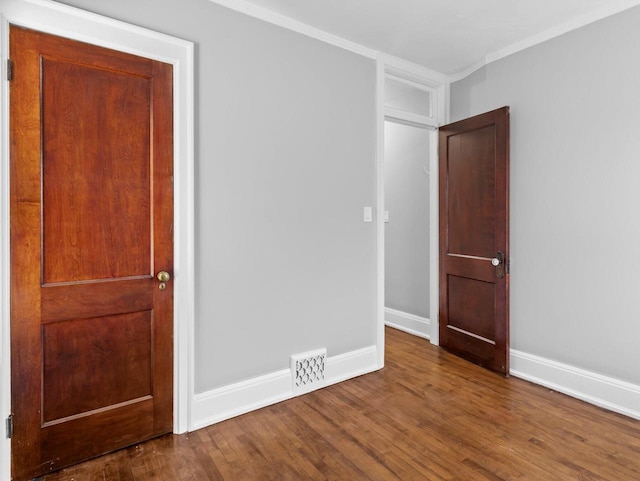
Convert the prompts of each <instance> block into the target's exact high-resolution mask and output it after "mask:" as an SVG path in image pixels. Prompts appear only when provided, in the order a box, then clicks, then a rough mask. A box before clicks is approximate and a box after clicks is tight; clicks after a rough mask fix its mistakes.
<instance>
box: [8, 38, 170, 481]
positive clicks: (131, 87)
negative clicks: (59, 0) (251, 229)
mask: <svg viewBox="0 0 640 481" xmlns="http://www.w3.org/2000/svg"><path fill="white" fill-rule="evenodd" d="M10 55H11V58H12V60H13V62H14V79H13V80H12V82H11V84H10V112H11V113H10V115H11V128H10V132H11V144H10V168H11V347H12V349H11V352H12V369H11V371H12V409H13V412H14V424H15V432H14V437H13V439H12V458H13V459H12V469H13V476H14V479H17V480H20V479H30V478H32V477H35V476H38V475H40V474H42V473H45V472H49V471H51V470H55V469H59V468H61V467H64V466H66V465H69V464H73V463H75V462H78V461H81V460H84V459H87V458H90V457H93V456H96V455H99V454H103V453H105V452H108V451H112V450H114V449H118V448H121V447H124V446H127V445H130V444H133V443H136V442H140V441H143V440H146V439H149V438H151V437H153V436H157V435H160V434H163V433H166V432H170V431H171V428H172V422H173V405H172V404H173V286H172V282H171V281H170V282H168V283H166V285H165V287H166V288H165V289H163V290H161V289H159V288H158V287H159V285H160V283H159V281H158V280H157V279H156V277H155V274H156V272H158V271H160V270H163V271H168V272H172V271H173V180H172V175H173V137H172V135H173V121H172V119H173V113H172V108H173V107H172V102H173V100H172V99H173V92H172V68H171V66H170V65H166V64H163V63H160V62H157V61H153V60H149V59H144V58H140V57H136V56H133V55H128V54H124V53H121V52H116V51H112V50H108V49H104V48H100V47H96V46H91V45H87V44H82V43H79V42H75V41H71V40H67V39H63V38H59V37H55V36H51V35H46V34H43V33H40V32H35V31H32V30H26V29H22V28H17V27H14V26H12V27H11V29H10Z"/></svg>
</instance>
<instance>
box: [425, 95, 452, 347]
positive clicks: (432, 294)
mask: <svg viewBox="0 0 640 481" xmlns="http://www.w3.org/2000/svg"><path fill="white" fill-rule="evenodd" d="M441 90H442V95H443V97H444V98H445V99H446V104H445V108H444V109H443V110H444V112H442V113H441V115H442V118H443V119H444V120H445V121H447V122H448V119H449V93H448V92H449V84H446V85H445V87H444V88H443V89H441ZM429 149H430V150H431V153H430V155H429V316H430V318H431V320H432V321H433V322H431V334H430V336H429V340H430V341H431V344H433V345H436V346H438V345H440V330H439V325H438V322H439V312H440V211H439V207H438V206H439V195H438V191H439V189H440V187H439V185H440V184H439V176H440V173H439V172H440V162H439V159H438V155H439V154H438V131H437V130H433V131H431V132H430V133H429Z"/></svg>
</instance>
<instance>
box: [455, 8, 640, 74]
mask: <svg viewBox="0 0 640 481" xmlns="http://www.w3.org/2000/svg"><path fill="white" fill-rule="evenodd" d="M637 5H640V0H621V1H619V2H611V3H610V4H609V5H607V6H606V7H603V8H600V9H598V10H595V11H593V12H590V13H588V14H585V15H582V16H580V17H578V18H575V19H573V20H571V21H569V22H566V23H563V24H562V25H558V26H557V27H554V28H550V29H549V30H545V31H544V32H541V33H539V34H536V35H532V36H531V37H528V38H526V39H524V40H521V41H519V42H516V43H513V44H511V45H509V46H508V47H505V48H502V49H500V50H496V51H495V52H491V53H489V54H487V56H486V57H484V58H481V59H479V60H478V61H476V62H474V63H473V64H472V65H470V66H469V67H467V68H465V69H464V70H461V71H460V72H458V73H455V74H452V75H451V76H450V80H451V82H457V81H458V80H462V79H463V78H465V77H468V76H469V75H471V74H472V73H473V72H475V71H476V70H478V69H480V68H482V67H484V66H485V65H488V64H490V63H492V62H495V61H496V60H500V59H502V58H505V57H508V56H509V55H513V54H514V53H518V52H521V51H522V50H525V49H527V48H529V47H533V46H535V45H538V44H541V43H543V42H546V41H547V40H551V39H553V38H555V37H559V36H560V35H564V34H565V33H569V32H571V31H573V30H577V29H579V28H581V27H585V26H587V25H589V24H591V23H594V22H597V21H598V20H602V19H604V18H607V17H610V16H612V15H615V14H617V13H620V12H623V11H624V10H628V9H630V8H633V7H635V6H637Z"/></svg>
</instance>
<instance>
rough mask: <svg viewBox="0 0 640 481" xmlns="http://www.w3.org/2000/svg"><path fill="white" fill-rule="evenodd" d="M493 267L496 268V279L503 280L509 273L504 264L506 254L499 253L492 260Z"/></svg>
mask: <svg viewBox="0 0 640 481" xmlns="http://www.w3.org/2000/svg"><path fill="white" fill-rule="evenodd" d="M491 265H493V267H495V268H496V277H497V278H498V279H502V278H503V277H504V276H505V274H506V273H507V269H506V266H505V263H504V252H502V251H498V252H497V253H496V256H495V257H494V258H493V259H491Z"/></svg>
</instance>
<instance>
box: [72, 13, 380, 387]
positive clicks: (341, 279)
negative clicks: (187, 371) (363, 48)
mask: <svg viewBox="0 0 640 481" xmlns="http://www.w3.org/2000/svg"><path fill="white" fill-rule="evenodd" d="M63 3H66V4H69V5H73V6H78V7H81V8H84V9H87V10H90V11H94V12H96V13H100V14H103V15H107V16H109V17H113V18H116V19H119V20H124V21H127V22H130V23H133V24H137V25H140V26H143V27H147V28H151V29H153V30H157V31H160V32H163V33H167V34H170V35H174V36H177V37H181V38H184V39H186V40H191V41H193V42H195V44H196V104H197V110H196V132H195V135H196V192H195V199H196V286H197V287H196V293H195V294H196V326H195V329H196V352H195V378H196V379H195V380H196V392H204V391H207V390H209V389H212V388H215V387H218V386H221V385H225V384H228V383H232V382H235V381H241V380H244V379H248V378H251V377H255V376H259V375H262V374H266V373H269V372H272V371H275V370H279V369H286V368H287V367H288V363H289V356H290V355H291V354H295V353H299V352H304V351H307V350H310V349H315V348H319V347H326V348H327V350H328V355H329V356H334V355H337V354H342V353H344V352H347V351H350V350H353V349H357V348H362V347H366V346H371V345H374V344H375V343H376V335H375V330H376V316H375V292H376V291H375V286H376V266H375V241H376V239H375V223H372V224H364V223H363V222H362V208H363V206H366V205H370V206H372V205H374V200H375V145H376V142H375V110H374V109H375V75H376V74H375V62H374V61H373V60H369V59H365V58H363V57H360V56H358V55H356V54H352V53H349V52H346V51H344V50H341V49H339V48H336V47H332V46H329V45H327V44H324V43H322V42H319V41H316V40H313V39H310V38H307V37H305V36H302V35H299V34H296V33H293V32H291V31H288V30H285V29H282V28H279V27H276V26H273V25H270V24H268V23H265V22H261V21H259V20H256V19H253V18H250V17H247V16H244V15H242V14H239V13H236V12H233V11H231V10H228V9H226V8H223V7H220V6H218V5H216V4H213V3H211V2H209V1H207V0H182V1H180V2H176V1H175V0H136V1H134V2H132V1H130V0H110V1H108V2H95V1H92V0H67V1H65V2H63Z"/></svg>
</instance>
